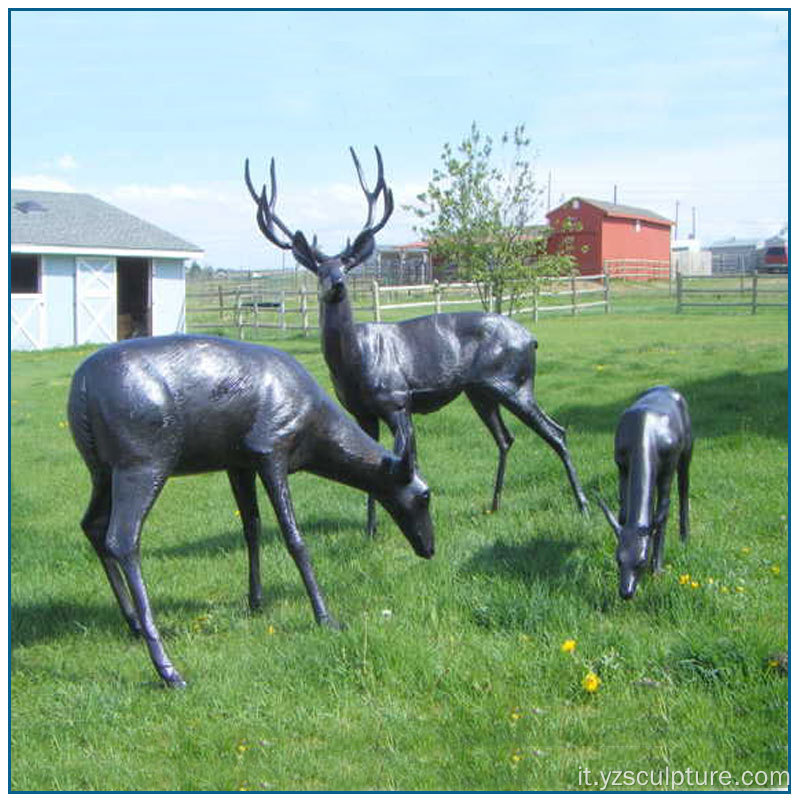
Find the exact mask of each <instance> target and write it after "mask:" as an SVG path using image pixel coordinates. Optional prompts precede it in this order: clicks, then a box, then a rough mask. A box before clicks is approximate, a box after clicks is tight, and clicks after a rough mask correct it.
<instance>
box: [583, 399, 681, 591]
mask: <svg viewBox="0 0 800 800" xmlns="http://www.w3.org/2000/svg"><path fill="white" fill-rule="evenodd" d="M692 447H693V440H692V424H691V420H690V419H689V408H688V406H687V404H686V400H684V399H683V397H682V396H681V395H680V394H678V392H676V391H675V390H674V389H671V388H670V387H669V386H654V387H653V388H652V389H648V390H647V391H645V392H643V393H642V394H640V395H639V396H638V397H637V398H636V400H634V402H633V404H632V405H631V406H630V407H628V408H627V409H625V411H623V413H622V416H621V417H620V420H619V425H618V426H617V432H616V436H615V439H614V460H615V461H616V463H617V468H618V469H619V515H618V516H617V517H615V516H614V514H613V513H612V512H611V509H610V508H609V507H608V506H607V505H606V504H605V503H604V502H603V500H602V499H600V498H598V502H599V504H600V507H601V508H602V509H603V513H604V514H605V516H606V519H608V522H609V524H610V525H611V527H612V528H613V529H614V533H615V534H616V536H617V564H618V566H619V593H620V596H621V597H622V598H623V599H625V600H630V599H631V598H632V597H633V595H634V593H635V592H636V586H637V585H638V583H639V578H640V577H641V574H642V573H643V572H644V570H645V568H646V567H647V564H648V562H649V561H650V558H651V549H652V569H653V572H656V573H657V572H660V571H661V569H662V567H663V564H664V529H665V528H666V525H667V516H668V514H669V500H670V491H671V489H672V479H673V477H674V476H675V473H676V472H677V473H678V499H679V501H680V536H681V539H682V540H683V541H684V542H685V541H686V539H687V537H688V536H689V462H690V461H691V460H692Z"/></svg>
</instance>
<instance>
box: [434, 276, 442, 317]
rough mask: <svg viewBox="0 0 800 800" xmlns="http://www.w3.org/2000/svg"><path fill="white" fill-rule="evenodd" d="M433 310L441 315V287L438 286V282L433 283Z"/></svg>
mask: <svg viewBox="0 0 800 800" xmlns="http://www.w3.org/2000/svg"><path fill="white" fill-rule="evenodd" d="M433 308H434V311H435V313H437V314H441V313H442V287H441V286H439V281H438V280H435V281H434V282H433Z"/></svg>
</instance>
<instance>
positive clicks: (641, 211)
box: [548, 197, 674, 225]
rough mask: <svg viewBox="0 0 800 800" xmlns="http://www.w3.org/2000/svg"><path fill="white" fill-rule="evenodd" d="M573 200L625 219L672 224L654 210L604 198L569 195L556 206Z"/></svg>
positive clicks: (564, 204) (671, 221) (561, 206)
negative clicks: (563, 201)
mask: <svg viewBox="0 0 800 800" xmlns="http://www.w3.org/2000/svg"><path fill="white" fill-rule="evenodd" d="M573 200H580V201H581V203H586V204H587V205H590V206H594V207H595V208H599V209H600V210H601V211H604V212H605V213H606V214H608V216H610V217H625V218H626V219H649V220H653V221H654V222H662V223H664V224H667V225H673V224H674V222H673V220H671V219H669V218H668V217H664V216H662V215H661V214H656V212H655V211H650V209H648V208H638V207H637V206H625V205H621V204H619V203H608V202H606V201H605V200H593V199H592V198H590V197H571V198H570V199H569V200H567V201H566V203H562V204H561V205H560V206H558V208H563V207H564V206H566V205H568V204H570V203H571V202H572V201H573ZM556 210H557V209H553V211H556ZM553 211H551V212H550V214H552V213H553ZM548 216H549V215H548Z"/></svg>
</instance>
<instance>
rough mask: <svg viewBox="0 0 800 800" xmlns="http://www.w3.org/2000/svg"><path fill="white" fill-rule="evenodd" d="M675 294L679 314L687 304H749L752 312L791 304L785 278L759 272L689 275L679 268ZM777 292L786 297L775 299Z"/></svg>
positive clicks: (722, 306)
mask: <svg viewBox="0 0 800 800" xmlns="http://www.w3.org/2000/svg"><path fill="white" fill-rule="evenodd" d="M778 283H780V285H778ZM693 284H694V285H693ZM698 284H699V285H698ZM676 294H677V300H678V305H677V312H678V313H679V314H680V313H681V312H682V311H683V309H684V308H747V309H749V310H750V313H751V314H755V313H756V311H757V310H758V309H759V308H769V307H772V308H788V307H789V287H788V282H787V280H786V278H785V277H784V276H770V277H765V276H763V275H761V276H759V275H758V273H756V272H753V273H752V274H750V275H732V276H719V275H692V276H686V275H682V274H681V273H680V272H679V273H678V274H677V276H676ZM775 295H783V296H784V297H785V298H786V299H785V300H783V301H779V302H775V300H774V297H775ZM694 298H698V299H696V300H695V299H694ZM765 298H766V299H765Z"/></svg>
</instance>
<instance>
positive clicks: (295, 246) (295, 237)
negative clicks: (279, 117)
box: [244, 147, 394, 272]
mask: <svg viewBox="0 0 800 800" xmlns="http://www.w3.org/2000/svg"><path fill="white" fill-rule="evenodd" d="M350 154H351V155H352V156H353V162H354V163H355V165H356V172H357V173H358V182H359V183H360V184H361V189H362V190H363V192H364V194H365V195H366V197H367V221H366V222H365V223H364V228H363V229H362V231H361V232H360V233H359V234H358V236H356V238H355V241H354V242H353V243H352V244H351V243H350V240H349V239H348V240H347V245H346V247H345V248H344V250H342V252H341V253H339V254H338V255H336V256H333V258H337V259H341V261H342V262H343V265H344V268H345V269H346V270H351V269H353V267H355V266H357V265H358V264H360V263H361V262H362V261H365V260H366V259H367V258H368V257H369V255H370V253H372V251H373V249H374V247H375V234H376V233H377V232H378V231H379V230H380V229H381V228H382V227H383V226H384V225H385V224H386V223H387V221H388V220H389V217H390V216H391V215H392V211H394V199H393V197H392V190H391V189H389V187H388V186H387V185H386V181H385V180H384V177H383V159H382V158H381V151H380V150H378V148H377V147H375V155H376V156H377V157H378V180H377V182H376V183H375V188H374V189H373V190H372V191H370V190H369V189H368V188H367V183H366V181H365V180H364V173H363V171H362V169H361V164H360V163H359V161H358V156H356V152H355V150H353V148H352V147H351V148H350ZM269 179H270V193H269V200H267V186H266V184H264V185H263V186H262V187H261V193H260V194H259V193H258V192H256V190H255V188H254V186H253V182H252V181H251V180H250V160H249V159H245V162H244V182H245V183H246V184H247V189H248V191H249V192H250V196H251V197H252V198H253V201H254V202H255V204H256V205H257V206H258V212H257V213H256V221H257V222H258V227H259V228H260V229H261V232H262V233H263V234H264V236H265V237H266V238H267V239H268V240H269V241H270V242H272V243H273V244H274V245H277V246H278V247H280V248H282V249H284V250H292V251H294V254H295V257H296V258H298V259H299V260H301V261H302V263H303V264H304V265H305V266H306V267H308V268H309V269H310V270H312V271H313V272H316V271H317V269H316V266H317V264H318V263H320V262H322V261H330V260H332V259H331V256H327V255H325V253H323V252H322V251H321V250H320V249H319V248H318V247H317V237H316V235H315V236H314V238H313V240H312V242H311V245H310V246H309V245H308V243H307V241H306V239H305V237H304V236H303V234H302V233H301V232H300V231H297V232H296V233H294V234H293V233H292V232H291V231H290V230H289V228H288V227H287V226H286V225H284V223H283V222H281V220H280V218H279V217H278V216H277V215H276V214H275V201H276V199H277V194H278V192H277V187H276V183H275V159H274V158H273V159H271V160H270V164H269ZM381 194H383V216H382V217H381V219H380V222H378V224H377V225H373V224H372V222H373V218H374V216H375V206H376V204H377V202H378V198H379V197H380V196H381ZM275 226H277V227H278V228H279V229H280V231H281V232H282V233H283V234H284V235H285V236H286V237H287V238H288V241H286V240H282V239H281V238H280V237H279V235H278V233H277V232H276V230H275Z"/></svg>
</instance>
